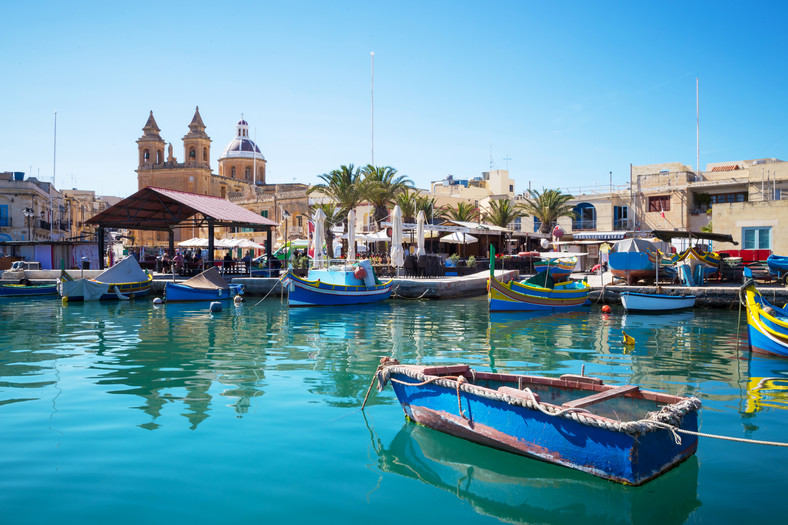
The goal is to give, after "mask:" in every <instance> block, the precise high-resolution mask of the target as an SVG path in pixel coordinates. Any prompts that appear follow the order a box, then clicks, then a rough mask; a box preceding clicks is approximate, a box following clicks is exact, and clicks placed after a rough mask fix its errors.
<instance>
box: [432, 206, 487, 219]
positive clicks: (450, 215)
mask: <svg viewBox="0 0 788 525" xmlns="http://www.w3.org/2000/svg"><path fill="white" fill-rule="evenodd" d="M440 216H442V217H445V218H446V219H449V220H452V221H460V222H478V221H479V219H480V217H481V215H480V214H479V208H478V207H476V206H475V205H473V204H471V203H470V202H458V203H457V204H455V205H454V206H449V205H446V206H443V207H441V209H440Z"/></svg>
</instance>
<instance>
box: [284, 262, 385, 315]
mask: <svg viewBox="0 0 788 525" xmlns="http://www.w3.org/2000/svg"><path fill="white" fill-rule="evenodd" d="M282 285H283V286H284V287H285V289H287V291H288V295H287V304H288V305H289V306H342V305H350V304H368V303H377V302H379V301H385V300H386V299H388V298H389V297H391V279H389V280H386V281H381V280H380V279H378V277H377V276H376V275H375V270H374V269H373V268H372V264H371V263H370V262H369V260H366V259H365V260H363V261H359V262H358V263H357V264H336V265H328V266H326V267H325V268H311V269H310V270H309V274H308V275H307V277H306V278H304V277H299V276H298V275H295V273H293V271H292V270H288V271H287V273H286V274H285V275H284V277H283V278H282Z"/></svg>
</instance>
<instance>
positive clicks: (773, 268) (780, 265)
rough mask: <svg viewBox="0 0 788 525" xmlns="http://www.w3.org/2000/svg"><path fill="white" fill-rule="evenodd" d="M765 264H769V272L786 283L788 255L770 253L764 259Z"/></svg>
mask: <svg viewBox="0 0 788 525" xmlns="http://www.w3.org/2000/svg"><path fill="white" fill-rule="evenodd" d="M766 264H767V265H768V266H769V273H770V274H771V275H773V276H775V277H776V278H777V280H778V281H782V282H783V284H785V285H788V257H785V256H783V255H774V254H771V255H770V256H769V257H768V258H767V259H766Z"/></svg>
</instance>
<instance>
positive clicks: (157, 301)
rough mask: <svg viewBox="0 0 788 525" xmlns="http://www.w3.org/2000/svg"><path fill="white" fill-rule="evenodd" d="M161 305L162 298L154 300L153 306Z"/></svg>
mask: <svg viewBox="0 0 788 525" xmlns="http://www.w3.org/2000/svg"><path fill="white" fill-rule="evenodd" d="M161 303H162V300H161V297H156V298H155V299H153V304H161Z"/></svg>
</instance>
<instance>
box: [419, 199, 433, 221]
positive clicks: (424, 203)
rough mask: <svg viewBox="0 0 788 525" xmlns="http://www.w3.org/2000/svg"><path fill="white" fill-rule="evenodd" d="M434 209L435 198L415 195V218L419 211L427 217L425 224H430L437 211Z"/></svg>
mask: <svg viewBox="0 0 788 525" xmlns="http://www.w3.org/2000/svg"><path fill="white" fill-rule="evenodd" d="M436 208H437V206H436V205H435V197H427V196H426V195H421V194H419V195H416V216H418V215H419V212H420V211H423V212H424V215H426V216H427V222H430V221H431V220H432V218H433V216H434V215H435V212H436V211H437V210H436Z"/></svg>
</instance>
